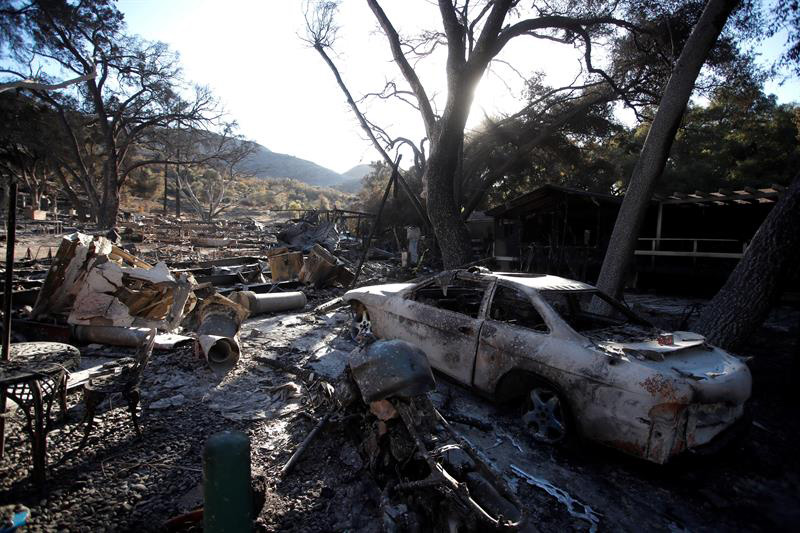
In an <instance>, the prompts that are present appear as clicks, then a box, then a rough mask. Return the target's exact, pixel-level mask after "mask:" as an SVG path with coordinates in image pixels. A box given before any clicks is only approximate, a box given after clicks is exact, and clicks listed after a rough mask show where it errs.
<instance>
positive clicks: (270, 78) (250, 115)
mask: <svg viewBox="0 0 800 533" xmlns="http://www.w3.org/2000/svg"><path fill="white" fill-rule="evenodd" d="M117 5H118V7H119V9H120V10H121V11H122V12H123V13H124V14H125V20H126V22H127V24H128V29H129V32H130V33H134V34H138V35H141V36H142V37H144V38H145V39H148V40H158V41H163V42H165V43H167V44H168V45H169V46H170V48H171V49H173V50H175V51H177V52H178V53H179V54H180V57H181V64H182V66H183V70H184V73H185V76H186V78H187V79H189V80H191V81H193V82H195V83H199V84H202V85H208V86H209V87H210V88H211V89H212V90H213V91H214V93H215V94H216V95H217V97H218V98H219V99H220V100H221V101H222V103H223V105H224V106H225V108H226V110H227V111H228V112H229V114H230V115H231V117H233V118H234V119H236V121H237V122H238V124H239V127H240V133H241V134H243V135H244V136H245V137H247V138H248V139H251V140H254V141H256V142H258V143H260V144H262V145H264V146H266V147H267V148H269V149H270V150H272V151H275V152H282V153H287V154H291V155H294V156H296V157H300V158H303V159H308V160H310V161H314V162H315V163H318V164H320V165H323V166H325V167H328V168H330V169H331V170H334V171H336V172H345V171H347V170H348V169H350V168H352V167H353V166H355V165H358V164H361V163H369V162H371V161H375V160H377V159H379V156H378V153H377V152H376V151H375V149H374V148H373V147H372V145H371V144H370V143H369V141H368V140H367V139H366V136H365V134H364V132H363V131H362V130H361V129H360V128H359V126H358V123H357V121H356V119H355V118H354V116H353V114H352V112H351V111H350V109H349V107H348V106H347V102H346V101H345V98H344V96H343V94H342V92H341V91H340V89H339V87H338V86H337V85H336V82H335V80H334V78H333V75H332V74H331V72H330V70H329V69H328V67H327V66H326V65H325V63H324V62H323V60H322V58H321V57H320V56H319V55H318V54H317V52H316V51H314V50H313V49H312V48H311V47H310V46H308V44H306V43H305V42H303V41H302V39H301V37H302V36H303V35H304V25H305V21H304V18H303V10H302V2H301V0H260V1H259V0H225V1H220V0H119V1H118V4H117ZM382 6H383V8H384V10H385V11H386V12H387V15H388V16H389V18H390V19H391V20H392V22H393V23H394V25H395V27H396V28H397V29H398V31H400V33H401V34H404V35H406V34H415V33H417V32H418V31H419V30H421V29H422V28H423V26H422V24H423V23H425V22H427V21H434V23H436V22H438V23H439V24H441V22H440V19H439V18H438V9H437V8H436V7H435V6H434V5H432V4H431V3H429V2H424V1H423V2H411V1H409V0H386V1H384V2H383V3H382ZM411 6H413V9H411V8H410V7H411ZM337 22H338V24H339V26H340V30H339V33H338V38H337V41H336V43H335V46H334V51H335V55H334V56H333V59H334V61H335V62H336V64H337V66H338V68H339V70H340V72H341V75H342V77H343V78H344V80H345V82H346V83H347V85H348V86H349V89H350V91H351V92H352V93H353V95H354V96H355V97H356V98H358V97H359V96H360V95H363V94H366V93H368V92H373V91H378V90H380V89H381V88H382V87H383V86H384V84H385V82H386V81H388V80H393V79H397V80H399V79H400V78H401V76H400V73H399V71H398V70H397V68H396V66H395V65H394V63H393V62H392V61H391V53H390V50H389V47H388V44H387V41H386V39H385V37H384V36H383V34H382V33H381V32H380V29H379V27H378V26H377V23H376V22H375V18H374V16H373V15H372V12H371V11H370V10H369V8H368V7H367V5H366V2H363V1H356V0H345V1H344V2H342V6H341V7H340V11H339V13H338V14H337ZM780 45H781V39H780V37H777V38H774V39H772V40H771V41H769V42H767V43H765V44H764V46H763V54H764V56H765V57H766V58H771V57H774V55H775V54H776V53H777V50H778V49H779V47H780ZM504 57H507V58H509V60H511V61H513V64H514V65H515V67H516V68H517V70H519V71H520V72H523V73H527V72H532V71H534V70H542V71H544V72H546V73H547V75H548V78H547V80H548V82H549V83H552V84H556V83H559V82H563V83H569V82H570V81H571V80H572V79H573V78H574V76H575V75H576V74H577V72H578V68H579V67H578V60H579V58H578V56H577V55H576V54H575V52H574V51H573V50H571V49H570V48H569V47H567V46H563V45H558V44H555V43H550V42H547V41H540V40H534V39H526V40H524V41H523V40H516V41H512V44H511V46H510V47H509V48H508V49H507V50H505V51H504ZM442 62H443V54H436V55H435V56H434V57H432V59H431V60H430V61H427V62H424V63H421V64H420V67H419V68H418V74H419V75H420V78H421V79H422V82H423V85H424V86H425V88H426V90H427V91H428V94H429V95H433V94H436V95H437V96H436V97H435V99H436V100H437V101H438V102H443V101H444V98H445V97H446V89H445V79H444V70H443V68H442V67H441V65H442V64H443V63H442ZM437 67H438V68H437ZM520 91H521V82H520V80H519V76H518V74H516V73H515V72H514V71H512V70H511V69H509V68H508V67H506V66H504V65H503V64H497V65H496V66H495V67H493V71H492V72H489V73H488V74H487V75H485V76H484V79H483V80H482V82H481V84H480V86H479V88H478V92H477V93H476V96H475V103H474V104H473V108H472V111H471V116H470V122H469V123H468V127H469V126H470V125H471V124H472V125H475V124H477V123H478V122H479V121H480V120H481V118H482V117H483V116H484V114H487V115H490V116H491V115H493V114H495V113H499V112H513V111H515V110H516V109H517V108H518V107H519V101H520V98H521V92H520ZM767 91H768V92H774V93H775V94H776V95H777V96H778V100H779V101H781V102H788V101H796V100H800V82H798V80H797V79H791V80H788V81H787V82H785V83H784V84H783V85H778V84H777V83H776V82H771V83H770V84H768V86H767ZM440 105H442V104H441V103H440ZM362 110H364V111H365V112H366V114H367V116H368V117H372V118H373V119H374V120H375V122H376V123H378V124H380V125H381V126H382V127H384V128H385V129H386V130H387V131H389V132H390V134H392V135H394V136H398V135H402V136H407V137H410V138H411V139H413V140H415V141H417V142H418V141H419V140H420V139H421V138H422V137H423V135H424V134H423V129H422V124H421V121H420V118H419V114H418V112H417V111H416V110H415V109H413V108H412V107H410V106H408V105H405V104H398V103H393V104H386V103H384V102H382V101H380V100H371V101H367V102H365V103H364V104H363V107H362Z"/></svg>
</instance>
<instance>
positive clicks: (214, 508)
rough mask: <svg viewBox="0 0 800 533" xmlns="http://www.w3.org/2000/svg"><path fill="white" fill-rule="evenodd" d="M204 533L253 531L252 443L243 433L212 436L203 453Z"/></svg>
mask: <svg viewBox="0 0 800 533" xmlns="http://www.w3.org/2000/svg"><path fill="white" fill-rule="evenodd" d="M203 499H204V501H205V505H204V508H203V531H205V532H206V533H239V532H244V531H252V529H253V497H252V494H251V488H250V439H249V438H248V437H247V435H246V434H244V433H242V432H241V431H221V432H219V433H215V434H214V435H211V436H210V437H209V438H208V440H207V441H206V446H205V448H204V450H203Z"/></svg>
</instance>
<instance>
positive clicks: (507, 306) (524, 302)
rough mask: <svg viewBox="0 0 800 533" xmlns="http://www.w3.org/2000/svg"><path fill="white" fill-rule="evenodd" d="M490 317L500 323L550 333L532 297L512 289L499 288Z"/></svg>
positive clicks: (496, 291)
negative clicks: (532, 301)
mask: <svg viewBox="0 0 800 533" xmlns="http://www.w3.org/2000/svg"><path fill="white" fill-rule="evenodd" d="M489 317H490V318H491V319H493V320H497V321H499V322H506V323H507V324H513V325H515V326H521V327H523V328H528V329H532V330H533V331H538V332H540V333H549V332H550V329H549V328H548V327H547V324H546V323H545V321H544V319H543V318H542V316H541V315H540V314H539V311H537V310H536V308H535V307H534V306H533V304H532V303H531V299H530V297H529V296H528V295H527V294H525V293H524V292H522V291H520V290H518V289H514V288H512V287H504V286H502V285H498V286H497V289H495V291H494V297H493V298H492V306H491V308H490V310H489Z"/></svg>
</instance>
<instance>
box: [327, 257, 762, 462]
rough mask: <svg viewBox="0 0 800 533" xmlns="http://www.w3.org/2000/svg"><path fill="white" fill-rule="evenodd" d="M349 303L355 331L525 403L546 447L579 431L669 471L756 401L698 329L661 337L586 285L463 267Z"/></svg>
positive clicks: (743, 370) (361, 292) (367, 290)
mask: <svg viewBox="0 0 800 533" xmlns="http://www.w3.org/2000/svg"><path fill="white" fill-rule="evenodd" d="M343 298H344V300H345V301H346V302H349V303H350V304H351V306H352V308H353V309H354V313H355V320H356V323H355V326H356V327H358V328H361V329H362V330H364V329H369V330H371V332H372V333H373V334H374V335H375V336H377V337H379V338H386V339H402V340H405V341H407V342H410V343H412V344H414V345H416V346H419V347H420V348H422V349H423V350H424V351H425V353H426V354H427V356H428V358H429V360H430V364H431V366H432V367H433V368H434V369H436V370H438V371H439V372H441V373H443V374H445V375H447V376H449V377H451V378H453V379H455V380H456V381H458V382H460V383H462V384H464V385H467V386H470V387H472V388H474V389H475V390H477V391H479V392H480V393H483V394H485V395H488V396H491V397H493V398H494V399H497V400H500V401H508V400H514V399H521V400H522V401H523V405H524V408H523V409H522V413H523V414H522V421H523V423H524V424H525V425H526V426H527V427H528V429H529V430H530V432H531V436H532V437H533V438H535V439H536V440H539V441H543V442H548V443H559V442H562V441H564V440H566V439H567V438H568V437H569V436H570V435H579V436H582V437H585V438H588V439H591V440H595V441H598V442H601V443H604V444H607V445H609V446H612V447H615V448H618V449H620V450H622V451H623V452H626V453H629V454H632V455H636V456H639V457H641V458H644V459H647V460H649V461H653V462H656V463H665V462H667V460H669V459H670V458H671V457H672V456H674V455H676V454H679V453H681V452H683V451H685V450H698V451H699V450H702V449H704V448H706V449H707V448H710V447H712V445H713V444H715V443H716V441H718V440H720V437H721V434H723V433H730V432H731V431H730V430H731V429H732V426H734V425H736V422H737V421H739V420H740V419H742V417H743V415H744V406H745V402H746V400H747V399H748V398H749V397H750V390H751V376H750V372H749V370H748V368H747V366H746V365H745V364H744V363H742V362H741V361H740V360H739V359H737V358H736V357H734V356H732V355H730V354H728V353H727V352H725V351H723V350H721V349H719V348H716V347H713V346H710V345H708V344H707V343H706V342H705V339H704V337H702V336H701V335H698V334H696V333H690V332H681V331H677V332H672V333H664V332H660V331H659V330H657V329H655V328H654V327H653V326H651V325H650V324H649V323H648V322H646V321H645V320H643V319H641V318H639V317H637V316H636V315H635V314H634V313H633V312H631V311H630V310H629V309H628V308H627V307H626V306H624V305H623V304H622V303H619V302H617V301H615V300H613V299H611V298H609V297H608V296H606V295H604V294H603V293H601V292H600V291H598V290H597V289H596V288H595V287H592V286H591V285H587V284H585V283H581V282H577V281H572V280H568V279H564V278H559V277H556V276H549V275H532V274H524V275H520V274H512V273H500V272H497V273H491V272H488V271H485V270H483V269H482V271H477V272H473V271H467V270H457V271H447V272H444V273H441V274H439V275H437V276H434V277H431V278H428V279H424V280H422V281H420V282H418V283H401V284H388V285H376V286H371V287H362V288H359V289H355V290H351V291H349V292H347V293H346V294H345V295H344V297H343ZM726 430H727V431H726Z"/></svg>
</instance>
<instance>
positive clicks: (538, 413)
mask: <svg viewBox="0 0 800 533" xmlns="http://www.w3.org/2000/svg"><path fill="white" fill-rule="evenodd" d="M522 423H523V424H524V425H525V428H526V429H527V430H528V431H529V432H530V435H531V437H533V439H534V440H536V441H538V442H544V443H546V444H561V443H563V442H564V441H565V440H567V437H568V436H569V433H570V425H569V417H568V415H567V406H566V404H565V403H564V401H563V400H562V398H561V395H560V394H559V393H558V392H557V391H556V390H555V389H554V388H552V387H551V386H549V385H545V384H536V385H534V386H533V387H532V388H531V389H530V391H529V392H528V395H527V396H526V397H525V402H524V407H523V412H522Z"/></svg>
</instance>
